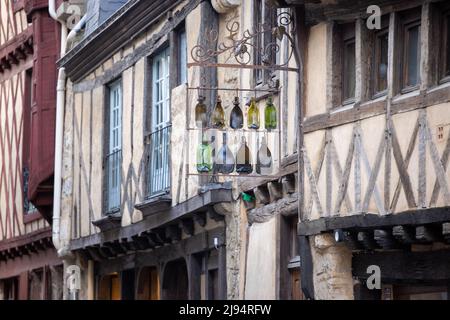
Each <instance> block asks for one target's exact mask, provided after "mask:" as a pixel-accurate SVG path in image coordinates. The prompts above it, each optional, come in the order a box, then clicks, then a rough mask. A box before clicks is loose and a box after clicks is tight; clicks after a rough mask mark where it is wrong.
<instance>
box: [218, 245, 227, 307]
mask: <svg viewBox="0 0 450 320" xmlns="http://www.w3.org/2000/svg"><path fill="white" fill-rule="evenodd" d="M226 259H227V253H226V247H225V245H222V246H220V247H219V270H218V272H219V299H220V300H226V299H227V262H226Z"/></svg>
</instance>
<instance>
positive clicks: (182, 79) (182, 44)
mask: <svg viewBox="0 0 450 320" xmlns="http://www.w3.org/2000/svg"><path fill="white" fill-rule="evenodd" d="M178 72H179V74H178V85H181V84H184V83H187V39H186V30H185V29H182V30H180V31H179V32H178Z"/></svg>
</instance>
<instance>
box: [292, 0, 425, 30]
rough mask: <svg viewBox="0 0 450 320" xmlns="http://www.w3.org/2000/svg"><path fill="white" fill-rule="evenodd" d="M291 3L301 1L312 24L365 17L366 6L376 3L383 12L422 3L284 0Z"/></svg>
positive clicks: (399, 0) (412, 1)
mask: <svg viewBox="0 0 450 320" xmlns="http://www.w3.org/2000/svg"><path fill="white" fill-rule="evenodd" d="M285 2H287V3H288V2H289V3H291V5H299V4H301V2H303V3H304V5H305V18H306V24H307V25H312V24H316V23H319V22H321V21H331V20H334V21H341V22H346V21H353V20H355V19H358V18H362V19H365V18H367V17H368V16H369V14H368V13H367V8H368V7H369V6H371V5H377V6H379V7H380V8H381V12H382V13H383V14H385V13H389V12H393V11H398V10H406V9H409V8H413V7H416V6H420V5H422V4H423V1H422V0H409V1H405V0H358V1H355V0H335V1H333V2H332V3H330V1H323V0H322V1H302V0H291V1H288V0H286V1H285Z"/></svg>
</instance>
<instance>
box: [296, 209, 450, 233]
mask: <svg viewBox="0 0 450 320" xmlns="http://www.w3.org/2000/svg"><path fill="white" fill-rule="evenodd" d="M449 221H450V207H443V208H434V209H423V210H414V211H408V212H403V213H398V214H390V215H378V214H356V215H352V216H346V217H327V218H320V219H317V220H313V221H303V222H301V223H299V225H298V229H297V231H298V235H300V236H313V235H317V234H321V233H325V232H333V231H335V230H347V229H351V230H362V229H377V228H379V229H383V228H387V227H395V226H419V225H427V224H436V223H446V222H449Z"/></svg>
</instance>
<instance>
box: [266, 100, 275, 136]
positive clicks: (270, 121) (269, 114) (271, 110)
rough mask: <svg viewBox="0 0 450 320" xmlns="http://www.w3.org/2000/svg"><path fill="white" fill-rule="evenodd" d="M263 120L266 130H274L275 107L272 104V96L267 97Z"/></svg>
mask: <svg viewBox="0 0 450 320" xmlns="http://www.w3.org/2000/svg"><path fill="white" fill-rule="evenodd" d="M264 120H265V127H266V130H274V129H276V128H277V108H275V106H274V104H273V101H272V97H269V98H268V99H267V104H266V109H265V110H264Z"/></svg>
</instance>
